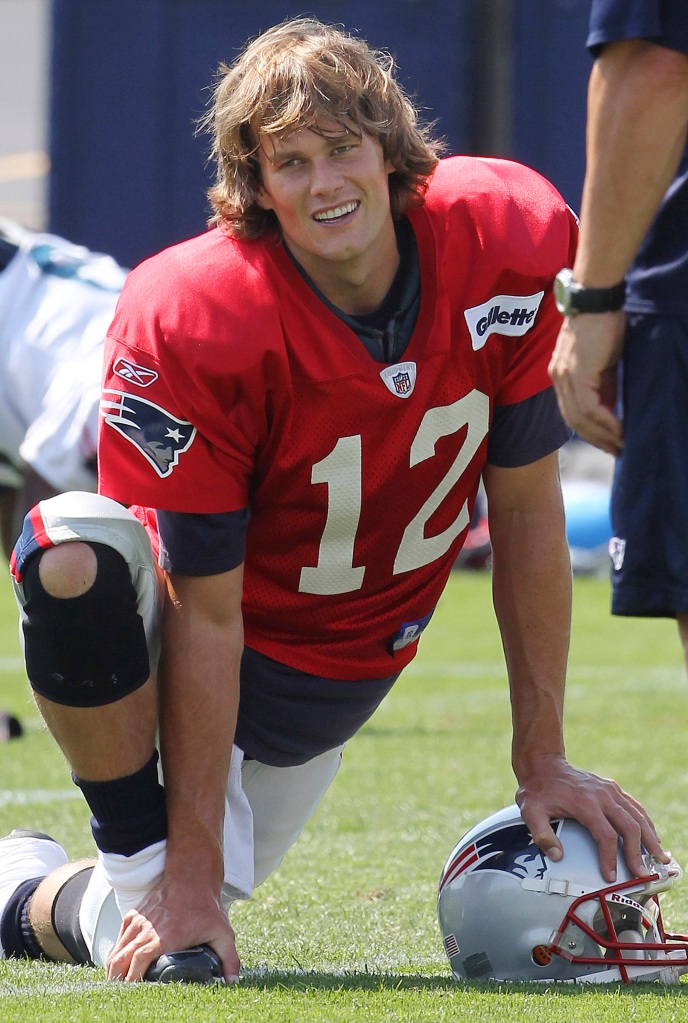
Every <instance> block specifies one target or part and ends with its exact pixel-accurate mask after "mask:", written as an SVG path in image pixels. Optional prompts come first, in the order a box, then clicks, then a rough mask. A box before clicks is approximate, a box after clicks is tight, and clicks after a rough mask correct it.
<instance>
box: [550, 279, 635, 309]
mask: <svg viewBox="0 0 688 1023" xmlns="http://www.w3.org/2000/svg"><path fill="white" fill-rule="evenodd" d="M554 298H555V300H556V303H557V308H558V309H559V312H560V313H563V315H564V316H575V315H576V314H577V313H612V312H616V311H617V310H618V309H621V307H622V306H623V304H624V301H625V299H626V281H620V283H619V284H615V285H614V286H613V287H612V288H586V287H585V285H583V284H579V283H578V281H575V280H574V279H573V273H572V272H571V270H561V271H560V272H559V273H558V274H557V276H556V278H555V282H554Z"/></svg>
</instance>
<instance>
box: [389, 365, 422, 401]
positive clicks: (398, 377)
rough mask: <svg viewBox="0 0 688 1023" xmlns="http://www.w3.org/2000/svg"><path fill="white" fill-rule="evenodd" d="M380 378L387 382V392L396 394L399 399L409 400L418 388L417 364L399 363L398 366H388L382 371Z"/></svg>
mask: <svg viewBox="0 0 688 1023" xmlns="http://www.w3.org/2000/svg"><path fill="white" fill-rule="evenodd" d="M380 376H381V377H382V379H383V380H384V382H385V385H386V387H387V390H389V391H391V392H392V394H395V395H396V396H397V398H408V396H409V394H411V393H412V392H413V388H414V387H415V386H416V364H415V362H399V363H397V365H396V366H386V367H385V369H382V370H380Z"/></svg>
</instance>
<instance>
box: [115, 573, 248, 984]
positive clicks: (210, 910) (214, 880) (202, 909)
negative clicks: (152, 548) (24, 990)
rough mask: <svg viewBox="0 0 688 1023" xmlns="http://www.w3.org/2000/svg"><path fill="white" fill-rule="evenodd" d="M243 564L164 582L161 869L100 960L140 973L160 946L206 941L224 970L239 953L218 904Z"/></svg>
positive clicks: (122, 971)
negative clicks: (165, 822)
mask: <svg viewBox="0 0 688 1023" xmlns="http://www.w3.org/2000/svg"><path fill="white" fill-rule="evenodd" d="M242 581H243V569H242V568H241V567H240V568H237V569H234V570H233V571H231V572H226V573H222V574H221V575H215V576H206V577H200V578H189V577H182V576H175V577H173V578H170V579H169V580H168V592H169V600H168V601H167V602H166V609H165V614H164V618H163V658H162V661H161V666H160V711H159V716H160V746H161V757H162V765H163V771H164V778H165V795H166V800H167V813H168V841H167V859H166V865H165V873H164V875H163V879H162V882H161V883H160V885H159V886H158V887H157V888H155V889H153V891H152V892H151V894H150V896H149V897H148V899H147V900H146V902H145V903H144V904H143V905H142V906H141V909H140V911H139V912H138V913H133V914H127V917H125V920H124V922H123V925H122V931H121V932H120V936H119V939H118V942H117V945H116V946H115V948H114V950H113V954H112V956H111V959H110V961H109V964H108V974H109V976H111V977H126V979H128V980H138V979H140V978H141V977H142V976H143V974H144V973H145V970H146V969H147V967H148V965H149V964H150V963H151V962H152V960H153V959H155V958H157V956H159V955H160V954H161V953H162V952H170V951H175V950H178V949H182V948H188V947H189V946H191V945H195V944H199V943H208V944H211V945H212V946H213V947H214V948H215V950H216V951H217V952H218V953H219V954H220V956H221V957H222V959H223V964H224V971H225V977H226V978H227V979H228V980H229V979H231V978H233V977H237V976H238V974H239V959H238V956H237V954H236V949H235V945H234V936H233V933H232V929H231V927H230V926H229V922H228V920H227V914H226V912H225V911H224V910H223V908H222V906H221V902H220V893H221V887H222V881H223V878H224V857H223V838H222V836H223V822H224V809H225V791H226V786H227V776H228V772H229V764H230V758H231V751H232V742H233V738H234V732H235V727H236V715H237V707H238V702H239V665H240V661H241V653H242V649H243V627H242V619H241V595H242Z"/></svg>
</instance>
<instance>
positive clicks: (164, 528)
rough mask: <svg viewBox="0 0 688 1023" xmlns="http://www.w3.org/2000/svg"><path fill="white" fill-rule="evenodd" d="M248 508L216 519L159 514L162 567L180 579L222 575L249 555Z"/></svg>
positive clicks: (209, 516) (177, 514)
mask: <svg viewBox="0 0 688 1023" xmlns="http://www.w3.org/2000/svg"><path fill="white" fill-rule="evenodd" d="M250 517H251V516H250V512H249V509H248V508H242V509H241V510H240V511H233V512H222V513H219V514H216V515H194V514H192V513H190V512H169V511H158V512H157V518H158V533H159V534H160V564H161V566H162V567H163V568H164V569H165V571H167V572H174V573H176V574H177V575H219V574H220V572H229V571H231V570H232V569H233V568H237V567H238V566H239V565H241V563H242V562H243V560H244V556H245V553H246V527H247V526H248V522H249V519H250Z"/></svg>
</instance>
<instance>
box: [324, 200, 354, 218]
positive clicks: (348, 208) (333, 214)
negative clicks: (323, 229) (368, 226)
mask: <svg viewBox="0 0 688 1023" xmlns="http://www.w3.org/2000/svg"><path fill="white" fill-rule="evenodd" d="M357 205H358V203H355V202H348V203H346V205H345V206H336V207H335V208H334V209H333V210H325V211H324V212H323V213H315V214H314V217H315V219H316V220H336V219H337V217H343V216H344V214H345V213H353V211H354V210H355V209H356V206H357Z"/></svg>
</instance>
